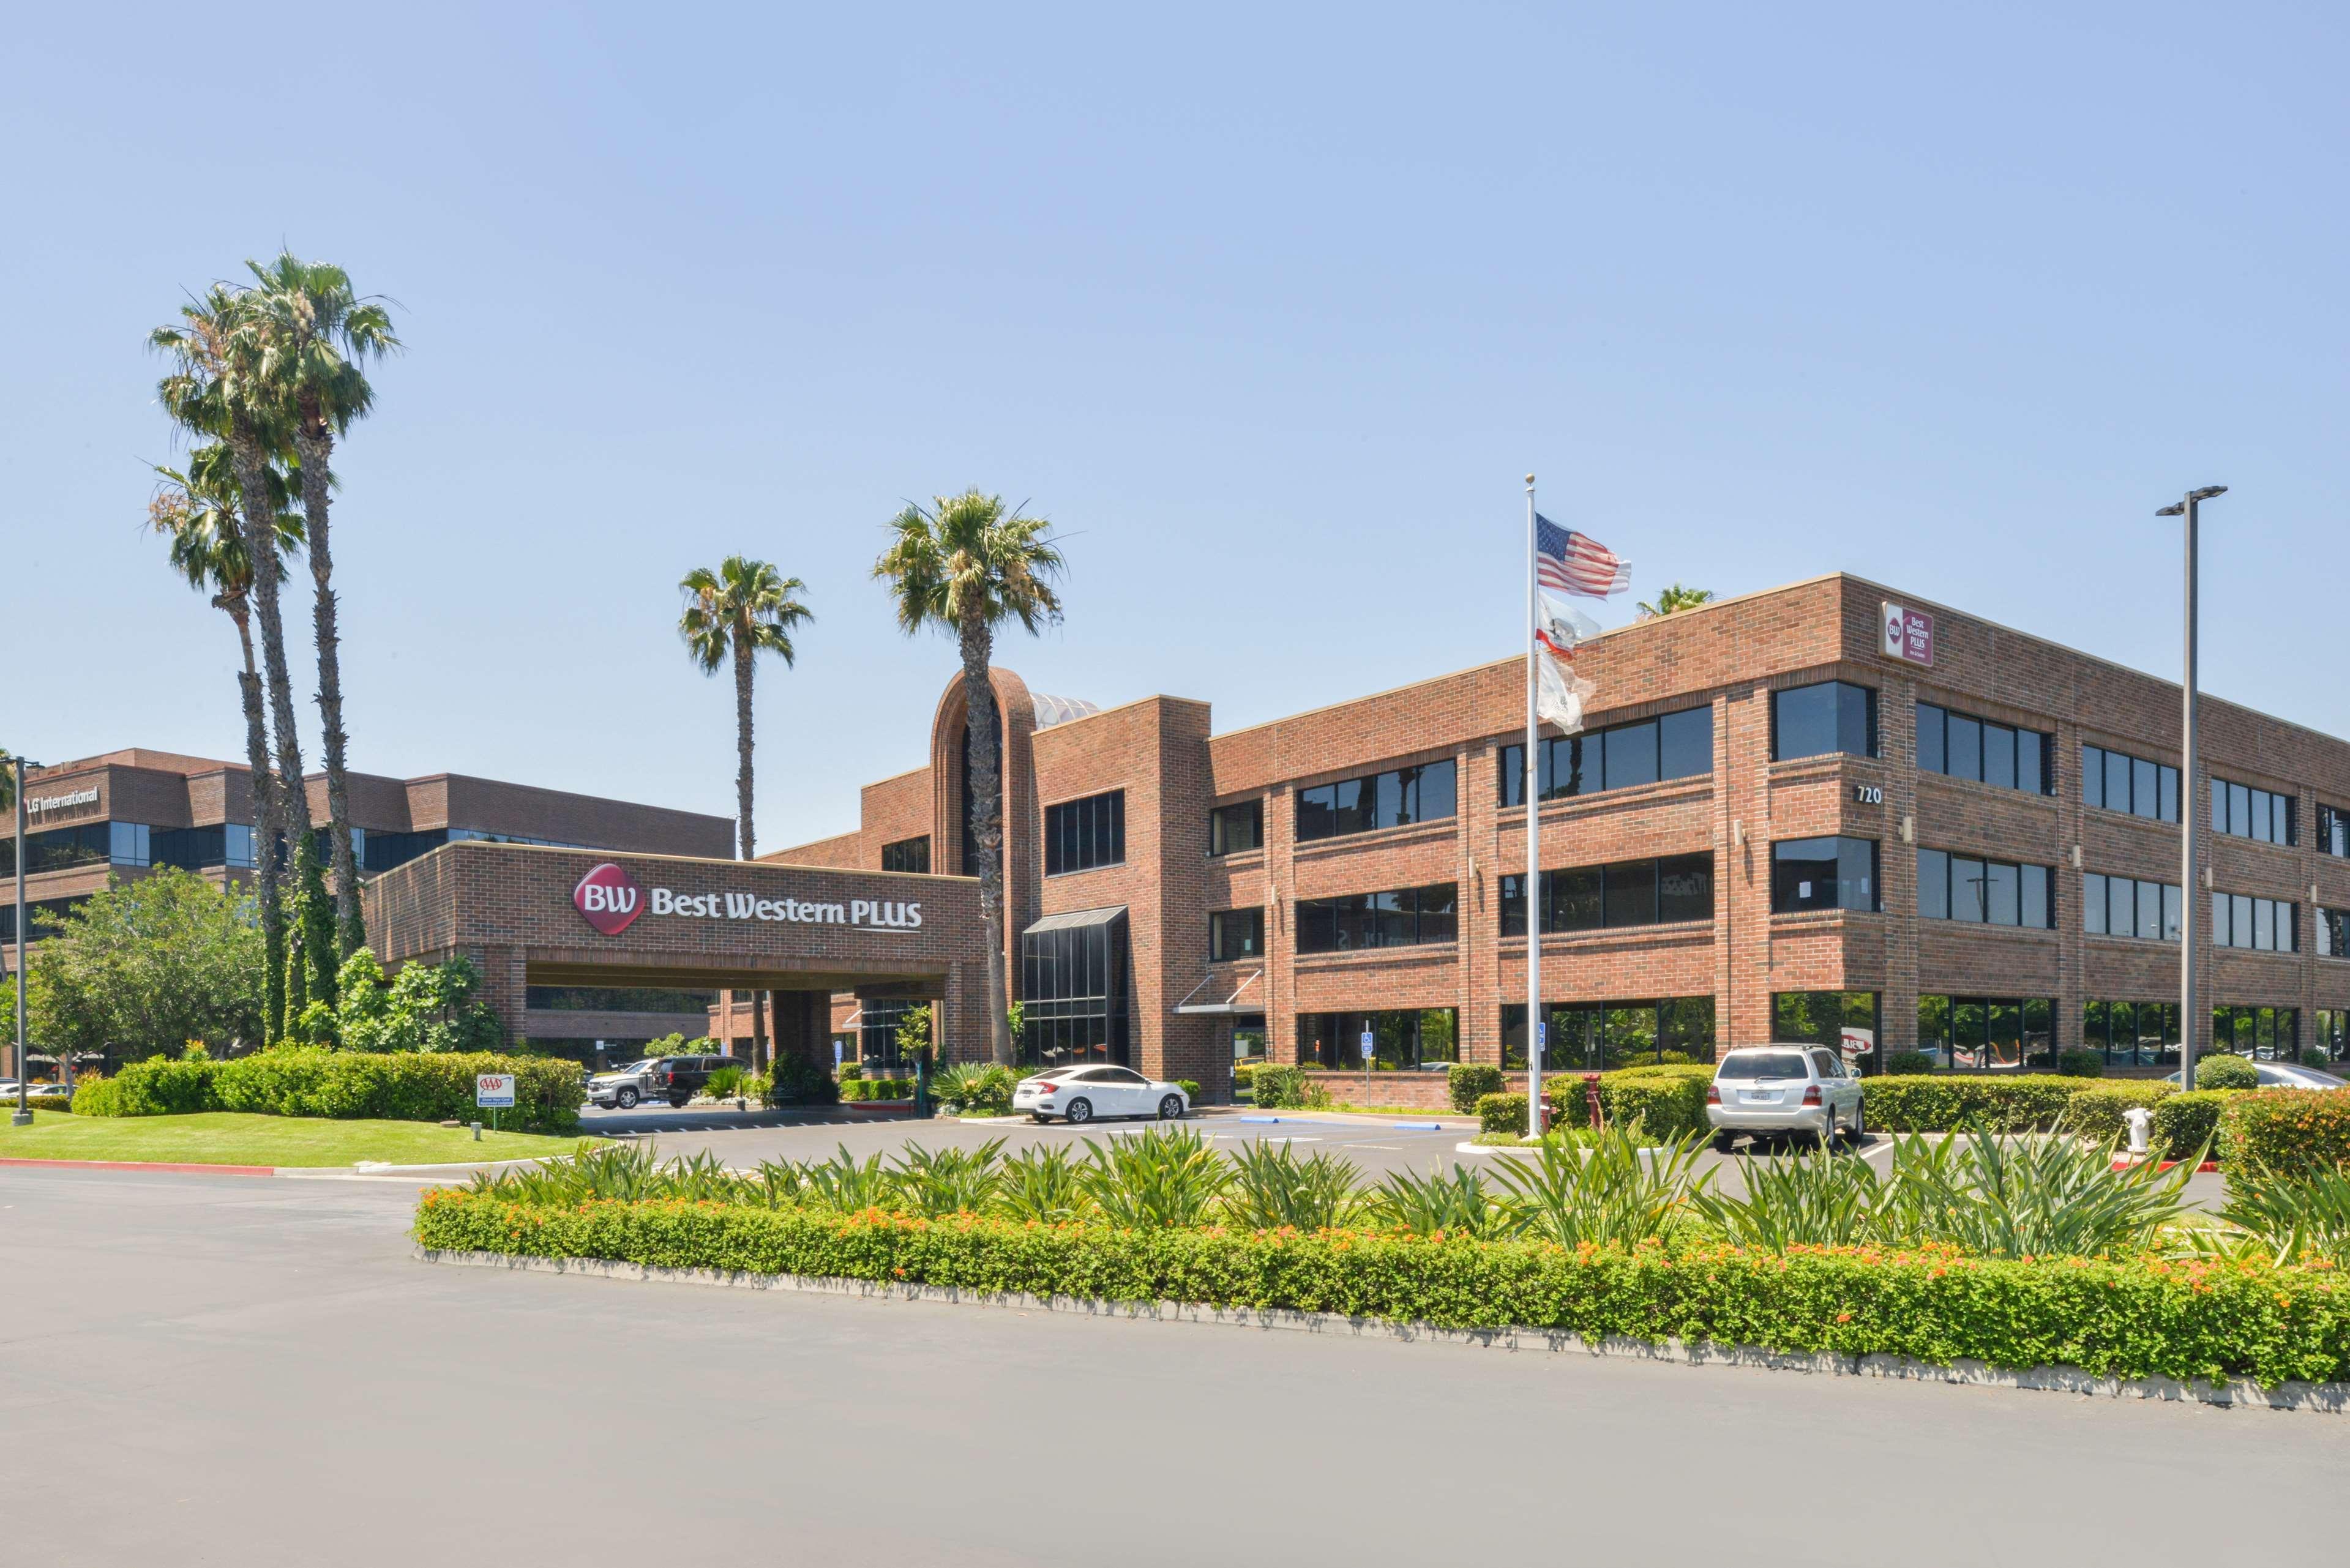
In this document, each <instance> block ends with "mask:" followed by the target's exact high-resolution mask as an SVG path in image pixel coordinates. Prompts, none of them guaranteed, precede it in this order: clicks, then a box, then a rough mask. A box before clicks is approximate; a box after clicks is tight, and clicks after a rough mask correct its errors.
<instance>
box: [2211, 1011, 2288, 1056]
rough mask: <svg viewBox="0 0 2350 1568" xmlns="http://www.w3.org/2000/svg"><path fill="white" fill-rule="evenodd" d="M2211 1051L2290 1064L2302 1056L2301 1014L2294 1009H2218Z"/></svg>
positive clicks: (2212, 1028)
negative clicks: (2227, 1052)
mask: <svg viewBox="0 0 2350 1568" xmlns="http://www.w3.org/2000/svg"><path fill="white" fill-rule="evenodd" d="M2211 1049H2212V1050H2213V1051H2229V1052H2233V1053H2234V1054H2237V1055H2239V1056H2253V1057H2257V1058H2259V1059H2260V1060H2261V1061H2263V1062H2290V1061H2292V1060H2293V1059H2294V1058H2295V1057H2296V1056H2298V1055H2299V1054H2300V1053H2301V1011H2300V1009H2298V1008H2293V1007H2215V1008H2213V1009H2212V1010H2211Z"/></svg>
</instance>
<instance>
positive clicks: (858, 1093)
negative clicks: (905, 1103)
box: [840, 1078, 914, 1100]
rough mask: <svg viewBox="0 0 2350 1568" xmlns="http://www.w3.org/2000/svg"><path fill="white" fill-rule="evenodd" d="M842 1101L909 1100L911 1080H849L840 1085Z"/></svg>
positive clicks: (911, 1093)
mask: <svg viewBox="0 0 2350 1568" xmlns="http://www.w3.org/2000/svg"><path fill="white" fill-rule="evenodd" d="M840 1097H841V1098H842V1099H844V1100H910V1099H912V1098H913V1097H914V1080H913V1079H911V1078H850V1079H848V1080H847V1081H846V1082H844V1083H843V1084H842V1085H840Z"/></svg>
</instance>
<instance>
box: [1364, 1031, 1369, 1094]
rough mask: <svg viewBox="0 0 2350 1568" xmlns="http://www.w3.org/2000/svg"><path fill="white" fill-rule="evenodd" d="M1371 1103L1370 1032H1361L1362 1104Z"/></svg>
mask: <svg viewBox="0 0 2350 1568" xmlns="http://www.w3.org/2000/svg"><path fill="white" fill-rule="evenodd" d="M1370 1103H1371V1032H1370V1031H1369V1030H1367V1029H1366V1030H1364V1031H1363V1104H1365V1105H1369V1104H1370Z"/></svg>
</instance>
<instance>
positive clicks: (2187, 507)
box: [2155, 484, 2228, 1089]
mask: <svg viewBox="0 0 2350 1568" xmlns="http://www.w3.org/2000/svg"><path fill="white" fill-rule="evenodd" d="M2227 493H2228V487H2227V486H2226V485H2224V484H2207V485H2204V486H2203V487H2202V488H2201V489H2199V490H2190V491H2189V492H2188V493H2187V494H2186V497H2185V499H2183V500H2179V501H2174V502H2172V503H2171V504H2169V505H2168V506H2165V507H2163V508H2162V509H2161V510H2160V511H2158V512H2157V513H2156V514H2155V515H2156V516H2157V517H2183V518H2185V519H2186V521H2187V527H2186V534H2187V669H2186V679H2185V680H2184V682H2183V683H2182V684H2183V685H2184V688H2185V698H2184V701H2185V707H2184V708H2183V710H2182V711H2181V716H2180V721H2179V730H2180V734H2179V767H2178V778H2179V786H2178V795H2179V799H2178V887H2179V898H2178V1086H2179V1087H2180V1088H2181V1089H2192V1088H2193V1087H2194V1086H2195V1041H2196V1038H2197V1035H2198V1034H2199V1033H2200V1031H2199V1029H2198V1028H2197V1017H2196V1012H2195V907H2196V905H2197V903H2198V902H2199V901H2200V900H2201V898H2202V897H2203V889H2202V888H2200V887H2199V886H2197V883H2198V882H2199V880H2200V878H2199V877H2197V876H2196V874H2195V873H2196V867H2197V864H2198V863H2199V861H2200V860H2201V858H2202V857H2200V856H2199V855H2198V854H2197V853H2196V842H2195V805H2194V803H2195V801H2196V800H2197V799H2199V798H2200V797H2202V796H2203V794H2205V791H2204V787H2203V781H2202V779H2201V778H2200V777H2199V775H2198V774H2197V769H2196V755H2195V739H2196V737H2195V707H2196V698H2195V627H2196V618H2197V613H2198V612H2197V595H2198V593H2199V591H2200V588H2201V583H2200V580H2199V551H2198V548H2197V544H2196V525H2197V522H2198V508H2199V507H2200V506H2201V505H2202V504H2203V503H2204V502H2206V501H2209V500H2210V499H2211V498H2212V497H2213V496H2215V495H2225V494H2227Z"/></svg>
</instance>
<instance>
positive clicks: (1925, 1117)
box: [1861, 1073, 2086, 1132]
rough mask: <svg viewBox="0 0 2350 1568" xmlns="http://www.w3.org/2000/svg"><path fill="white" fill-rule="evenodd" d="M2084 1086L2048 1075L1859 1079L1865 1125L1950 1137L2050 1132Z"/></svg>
mask: <svg viewBox="0 0 2350 1568" xmlns="http://www.w3.org/2000/svg"><path fill="white" fill-rule="evenodd" d="M2085 1082H2086V1081H2085V1080H2084V1079H2080V1078H2062V1077H2057V1076H2055V1075H2053V1074H2022V1075H2017V1076H2014V1077H2006V1078H1993V1077H1989V1076H1981V1077H1978V1076H1976V1075H1972V1074H1963V1073H1936V1074H1934V1075H1931V1076H1929V1077H1911V1076H1908V1075H1902V1076H1886V1075H1879V1076H1877V1077H1874V1078H1869V1079H1866V1080H1865V1081H1864V1082H1863V1084H1862V1087H1861V1092H1862V1095H1863V1096H1864V1101H1865V1104H1866V1106H1867V1108H1868V1119H1869V1121H1870V1122H1872V1123H1874V1124H1875V1125H1876V1127H1877V1128H1878V1130H1880V1131H1883V1132H1952V1131H1955V1130H1957V1129H1958V1128H1959V1127H1962V1126H1964V1127H1987V1128H1989V1129H1990V1130H1991V1131H1992V1132H2032V1131H2035V1130H2044V1129H2046V1128H2050V1127H2054V1126H2055V1125H2056V1124H2057V1122H2058V1121H2059V1120H2060V1119H2061V1118H2062V1117H2063V1116H2064V1108H2065V1106H2068V1105H2069V1104H2071V1103H2072V1099H2073V1096H2075V1095H2078V1094H2079V1093H2081V1091H2082V1089H2083V1088H2084V1087H2085Z"/></svg>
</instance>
